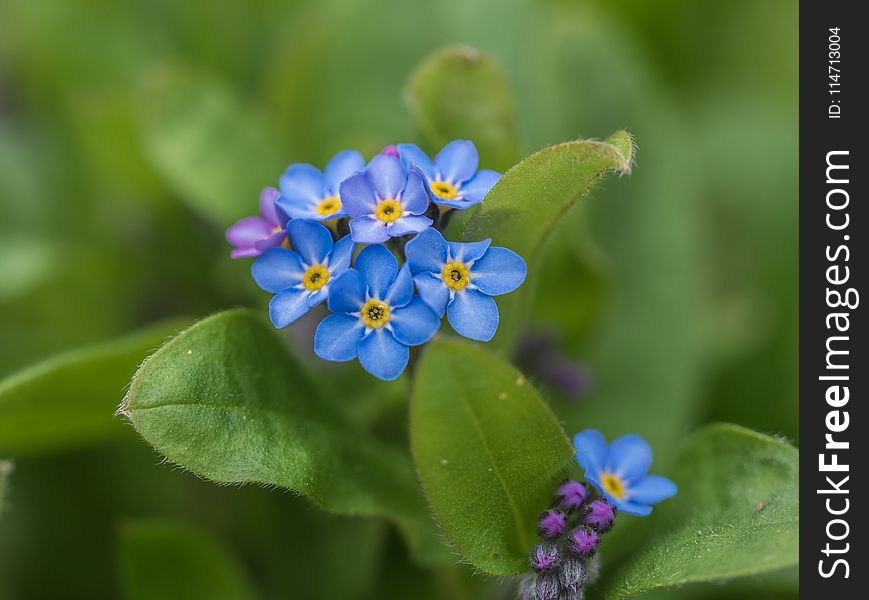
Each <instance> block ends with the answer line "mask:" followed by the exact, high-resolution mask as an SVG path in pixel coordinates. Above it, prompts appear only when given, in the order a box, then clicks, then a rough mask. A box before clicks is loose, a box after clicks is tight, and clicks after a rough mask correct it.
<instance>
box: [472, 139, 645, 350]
mask: <svg viewBox="0 0 869 600" xmlns="http://www.w3.org/2000/svg"><path fill="white" fill-rule="evenodd" d="M633 151H634V146H633V140H632V138H631V136H630V134H629V133H627V132H625V131H618V132H616V133H614V134H613V135H612V136H610V137H609V138H608V139H607V140H606V141H604V142H600V141H592V140H585V141H576V142H566V143H564V144H558V145H556V146H550V147H549V148H544V149H543V150H540V151H539V152H537V153H535V154H532V155H531V156H529V157H528V158H526V159H525V160H523V161H522V162H520V163H519V164H518V165H516V166H515V167H513V168H512V169H510V170H509V171H507V173H505V174H504V177H503V178H502V179H501V180H500V181H499V182H498V183H497V184H496V185H495V187H494V188H492V190H491V191H490V192H489V194H488V195H487V196H486V199H485V201H484V202H483V204H482V205H481V206H480V208H479V210H478V211H477V212H476V213H475V214H474V216H473V217H471V219H470V220H469V221H468V222H467V224H466V225H465V227H464V230H463V231H462V239H463V240H464V241H476V240H481V239H484V238H492V243H493V244H495V245H497V246H505V247H507V248H510V249H511V250H513V251H514V252H517V253H518V254H519V255H520V256H522V257H523V258H524V259H525V261H526V262H527V263H528V266H529V271H530V273H532V274H533V273H534V266H535V261H536V259H537V255H538V253H539V252H540V249H541V247H542V246H543V243H544V241H545V240H546V238H547V236H548V235H549V234H550V233H551V232H552V230H553V228H554V227H555V226H556V224H557V223H558V221H559V220H560V219H561V217H562V216H564V214H565V213H566V212H567V210H568V209H570V207H572V206H573V205H574V204H575V203H576V201H577V200H579V199H580V198H581V197H582V196H584V195H586V194H587V193H588V191H589V189H590V188H591V187H592V186H593V185H594V184H595V182H597V181H598V180H599V179H600V178H601V177H602V176H603V175H605V174H606V173H608V172H617V173H628V172H629V171H630V169H631V163H632V161H633ZM530 285H533V281H529V282H528V283H527V284H526V285H525V286H524V287H523V288H520V291H519V293H514V294H510V295H507V296H504V297H503V298H501V299H499V301H498V304H499V307H500V309H501V316H502V319H501V325H500V326H499V332H498V335H497V337H496V338H495V340H496V343H497V344H499V345H501V346H504V345H506V344H509V343H511V342H512V341H513V339H514V337H515V335H516V329H517V325H518V324H519V323H520V322H521V321H522V318H523V316H524V315H523V312H524V311H523V310H522V306H523V304H522V298H523V297H525V296H527V294H528V291H527V290H528V288H529V286H530Z"/></svg>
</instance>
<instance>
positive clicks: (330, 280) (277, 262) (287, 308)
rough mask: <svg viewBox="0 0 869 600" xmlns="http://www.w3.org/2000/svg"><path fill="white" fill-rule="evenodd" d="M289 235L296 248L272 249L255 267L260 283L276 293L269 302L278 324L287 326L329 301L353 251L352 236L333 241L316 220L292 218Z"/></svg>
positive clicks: (326, 230)
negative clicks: (328, 298) (332, 289)
mask: <svg viewBox="0 0 869 600" xmlns="http://www.w3.org/2000/svg"><path fill="white" fill-rule="evenodd" d="M287 236H288V237H289V239H290V241H291V242H292V244H293V250H289V249H287V248H272V249H271V250H268V251H267V252H265V253H264V254H263V255H262V256H260V257H259V258H257V259H256V260H255V261H254V263H253V265H252V266H251V274H252V275H253V278H254V281H256V283H257V285H259V286H260V287H261V288H262V289H264V290H265V291H267V292H271V293H273V294H275V296H273V297H272V299H271V301H270V302H269V317H271V320H272V323H274V325H275V327H286V326H287V325H289V324H290V323H292V322H293V321H295V320H296V319H298V318H299V317H301V316H302V315H303V314H305V313H306V312H308V311H309V310H310V309H311V308H313V307H314V306H317V305H318V304H320V303H322V302H323V301H324V300H326V298H327V297H328V295H329V288H330V287H332V286H333V285H334V282H335V280H336V279H337V278H338V276H340V275H341V274H342V273H344V272H345V271H347V269H348V268H349V267H350V257H351V255H352V254H353V246H354V244H353V240H351V239H350V236H349V235H348V236H344V237H343V238H341V239H340V240H338V241H337V242H334V243H333V242H332V235H331V234H330V233H329V230H328V229H326V227H324V226H323V225H320V224H319V223H314V222H313V221H305V220H302V219H298V220H295V219H294V220H292V221H290V222H289V223H288V224H287Z"/></svg>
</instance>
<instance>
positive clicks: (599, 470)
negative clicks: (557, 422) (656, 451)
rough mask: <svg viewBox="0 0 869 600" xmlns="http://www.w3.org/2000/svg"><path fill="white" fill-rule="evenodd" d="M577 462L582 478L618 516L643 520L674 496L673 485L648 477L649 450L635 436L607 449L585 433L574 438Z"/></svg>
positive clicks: (593, 435) (591, 432)
mask: <svg viewBox="0 0 869 600" xmlns="http://www.w3.org/2000/svg"><path fill="white" fill-rule="evenodd" d="M573 447H574V449H575V450H576V460H577V461H578V462H579V465H580V466H581V467H582V468H584V469H585V478H586V479H587V480H588V481H589V482H590V483H591V484H593V485H594V486H595V487H596V488H597V489H598V490H599V491H600V493H601V494H603V495H604V496H605V497H606V499H607V500H609V501H610V502H611V503H612V504H614V505H615V506H616V508H618V509H619V510H620V511H621V512H623V513H627V514H629V515H636V516H640V517H645V516H648V515H649V514H651V512H652V505H653V504H657V503H658V502H661V501H662V500H666V499H667V498H670V497H671V496H674V495H675V494H676V491H677V489H676V484H675V483H673V482H672V481H670V480H669V479H667V478H666V477H661V476H659V475H647V473H648V471H649V467H650V466H651V464H652V449H651V448H650V447H649V444H647V443H646V440H644V439H643V438H641V437H640V436H638V435H625V436H622V437H620V438H618V439H616V440H614V441H613V443H612V444H609V445H607V443H606V440H605V439H604V437H603V435H602V434H601V433H600V432H599V431H597V430H594V429H587V430H585V431H583V432H581V433H578V434H576V436H575V437H574V438H573Z"/></svg>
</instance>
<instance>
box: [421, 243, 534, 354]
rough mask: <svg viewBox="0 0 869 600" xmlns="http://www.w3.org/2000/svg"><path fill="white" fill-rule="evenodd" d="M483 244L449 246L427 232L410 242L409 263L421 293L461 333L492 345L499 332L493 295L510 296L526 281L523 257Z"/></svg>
mask: <svg viewBox="0 0 869 600" xmlns="http://www.w3.org/2000/svg"><path fill="white" fill-rule="evenodd" d="M490 242H491V240H484V241H482V242H470V243H460V242H448V241H446V240H445V239H444V236H443V235H441V233H440V232H439V231H437V230H436V229H427V230H425V231H423V232H422V233H420V234H419V235H417V236H416V237H415V238H413V239H412V240H410V241H409V242H408V243H407V246H406V248H405V253H406V255H407V264H408V265H410V270H411V272H412V273H413V276H414V277H413V280H414V283H416V287H417V289H418V290H419V294H420V296H421V297H422V299H423V300H425V302H426V304H428V305H429V306H430V307H431V308H432V309H433V310H434V311H435V312H436V313H437V314H438V315H440V316H443V314H444V311H446V313H447V320H449V322H450V325H452V327H453V329H455V330H456V332H457V333H459V334H461V335H463V336H465V337H467V338H471V339H473V340H478V341H481V342H488V341H489V340H491V339H492V337H493V336H494V335H495V331H496V330H497V329H498V306H497V305H496V304H495V301H494V300H493V299H492V296H499V295H501V294H507V293H509V292H512V291H513V290H515V289H516V288H518V287H519V286H520V285H521V284H522V282H523V281H525V274H526V271H527V269H526V266H525V261H524V260H522V257H521V256H519V255H518V254H516V253H515V252H513V251H512V250H508V249H507V248H499V247H490V246H489V244H490Z"/></svg>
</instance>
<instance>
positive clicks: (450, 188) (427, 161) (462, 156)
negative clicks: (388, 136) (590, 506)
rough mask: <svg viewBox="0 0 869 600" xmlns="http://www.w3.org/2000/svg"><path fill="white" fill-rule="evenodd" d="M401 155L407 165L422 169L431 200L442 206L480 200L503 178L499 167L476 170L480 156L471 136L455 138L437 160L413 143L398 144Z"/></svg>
mask: <svg viewBox="0 0 869 600" xmlns="http://www.w3.org/2000/svg"><path fill="white" fill-rule="evenodd" d="M398 155H399V157H400V158H401V164H402V165H403V166H404V168H405V169H407V168H410V167H411V166H416V167H418V168H419V169H420V170H421V171H422V172H423V174H424V175H425V178H426V183H427V184H428V189H429V192H430V193H431V199H432V201H433V202H434V203H435V204H440V205H442V206H449V207H452V208H458V209H464V208H468V207H469V206H473V205H475V204H479V203H480V202H482V201H483V198H485V197H486V194H488V193H489V190H491V189H492V186H494V185H495V184H496V183H498V180H499V179H501V174H500V173H498V172H497V171H489V170H482V171H478V170H477V165H478V164H479V162H480V157H479V155H478V154H477V149H476V148H475V147H474V143H473V142H470V141H468V140H453V141H452V142H450V143H449V144H447V145H446V146H444V147H443V148H442V149H441V151H440V152H438V155H437V156H435V158H434V160H432V159H431V158H429V156H428V155H427V154H426V153H425V152H423V151H422V150H420V149H419V148H418V147H417V146H415V145H413V144H399V145H398Z"/></svg>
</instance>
